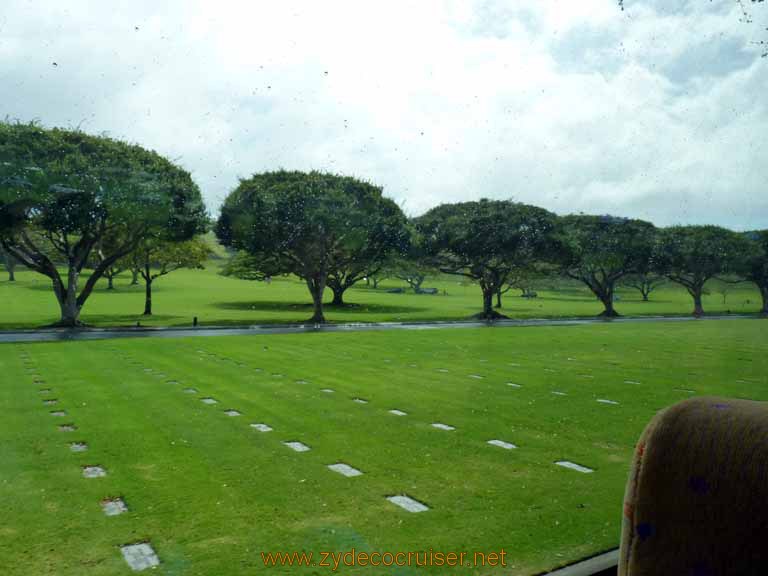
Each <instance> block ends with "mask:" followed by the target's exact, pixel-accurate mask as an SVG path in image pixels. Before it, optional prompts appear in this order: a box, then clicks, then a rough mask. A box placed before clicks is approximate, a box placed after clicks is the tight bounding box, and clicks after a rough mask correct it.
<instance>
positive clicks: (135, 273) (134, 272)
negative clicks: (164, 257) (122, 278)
mask: <svg viewBox="0 0 768 576" xmlns="http://www.w3.org/2000/svg"><path fill="white" fill-rule="evenodd" d="M138 283H139V269H138V268H132V269H131V286H136V284H138Z"/></svg>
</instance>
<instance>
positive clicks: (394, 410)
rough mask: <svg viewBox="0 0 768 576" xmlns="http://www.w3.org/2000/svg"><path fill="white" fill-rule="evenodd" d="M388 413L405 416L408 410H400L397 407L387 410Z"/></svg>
mask: <svg viewBox="0 0 768 576" xmlns="http://www.w3.org/2000/svg"><path fill="white" fill-rule="evenodd" d="M389 413H390V414H394V415H395V416H407V415H408V412H403V411H402V410H398V409H397V408H393V409H392V410H390V411H389Z"/></svg>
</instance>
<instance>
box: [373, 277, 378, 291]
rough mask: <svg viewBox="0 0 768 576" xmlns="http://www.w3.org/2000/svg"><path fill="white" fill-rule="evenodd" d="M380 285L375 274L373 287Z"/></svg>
mask: <svg viewBox="0 0 768 576" xmlns="http://www.w3.org/2000/svg"><path fill="white" fill-rule="evenodd" d="M378 287H379V279H378V278H376V277H375V276H374V277H373V289H374V290H376V289H377V288H378Z"/></svg>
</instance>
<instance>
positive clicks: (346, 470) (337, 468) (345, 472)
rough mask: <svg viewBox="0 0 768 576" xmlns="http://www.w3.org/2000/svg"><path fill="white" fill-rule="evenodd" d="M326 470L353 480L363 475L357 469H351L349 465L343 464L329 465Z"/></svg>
mask: <svg viewBox="0 0 768 576" xmlns="http://www.w3.org/2000/svg"><path fill="white" fill-rule="evenodd" d="M328 469H329V470H333V471H334V472H338V473H339V474H341V475H342V476H346V477H347V478H354V477H355V476H362V475H363V473H362V472H361V471H360V470H358V469H357V468H353V467H352V466H350V465H349V464H344V463H343V462H339V463H338V464H329V465H328Z"/></svg>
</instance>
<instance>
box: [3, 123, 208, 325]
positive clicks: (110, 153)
mask: <svg viewBox="0 0 768 576" xmlns="http://www.w3.org/2000/svg"><path fill="white" fill-rule="evenodd" d="M206 225H207V215H206V211H205V207H204V205H203V202H202V198H201V196H200V191H199V189H198V188H197V186H196V185H195V184H194V182H192V179H191V177H190V176H189V174H188V173H187V172H186V171H184V170H182V169H181V168H179V167H177V166H175V165H174V164H172V163H171V162H169V161H168V160H166V159H164V158H163V157H161V156H160V155H158V154H157V153H155V152H151V151H148V150H144V149H143V148H141V147H139V146H136V145H130V144H126V143H123V142H119V141H116V140H112V139H110V138H106V137H97V136H90V135H88V134H85V133H83V132H80V131H71V130H61V129H52V130H47V129H44V128H41V127H39V126H36V125H34V124H9V123H0V243H1V244H2V245H3V247H4V249H5V250H6V251H8V252H9V253H10V254H11V255H13V256H14V257H16V258H17V259H18V260H19V261H20V262H21V263H23V264H24V265H26V266H27V267H28V268H31V269H32V270H35V271H37V272H39V273H41V274H44V275H45V276H48V277H49V278H50V279H51V280H52V284H53V290H54V293H55V294H56V297H57V299H58V301H59V304H60V307H61V324H63V325H69V326H72V325H76V324H78V323H79V320H78V317H79V315H80V310H81V309H82V306H83V305H84V304H85V301H86V300H87V299H88V296H89V295H90V293H91V291H92V290H93V287H94V286H95V284H96V282H97V281H98V280H99V278H101V276H102V275H103V274H104V271H105V270H107V269H108V268H110V267H111V266H113V264H114V263H115V262H116V261H117V260H119V259H120V258H122V257H123V256H125V255H126V254H128V253H129V252H130V251H132V250H133V249H134V248H135V247H136V245H137V244H138V242H139V241H140V240H142V239H144V238H148V237H158V238H159V237H162V238H165V239H169V240H182V239H185V238H189V237H191V236H193V235H194V234H196V233H199V232H202V231H204V229H205V227H206ZM106 235H111V237H112V238H116V239H119V240H120V241H119V242H115V243H111V244H112V249H111V251H110V252H109V253H102V258H101V259H100V261H99V262H98V264H97V265H96V267H95V268H94V270H93V272H92V273H91V274H90V276H89V277H88V279H87V280H86V282H85V284H84V285H83V286H82V289H80V286H79V276H80V274H81V272H82V270H83V269H84V267H86V265H87V264H88V262H89V261H91V262H92V261H93V260H92V256H93V252H94V250H96V249H97V247H98V246H99V244H100V243H101V241H102V239H103V238H104V237H105V236H106ZM51 251H53V252H54V255H53V257H52V256H51ZM57 264H60V265H63V266H64V267H66V268H67V277H66V278H62V276H61V275H60V273H59V271H58V269H57Z"/></svg>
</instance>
